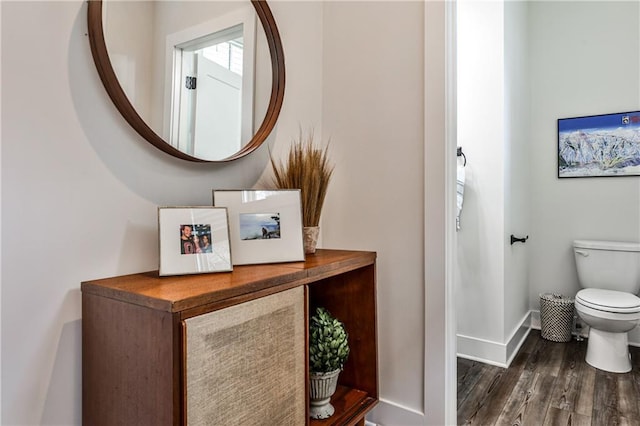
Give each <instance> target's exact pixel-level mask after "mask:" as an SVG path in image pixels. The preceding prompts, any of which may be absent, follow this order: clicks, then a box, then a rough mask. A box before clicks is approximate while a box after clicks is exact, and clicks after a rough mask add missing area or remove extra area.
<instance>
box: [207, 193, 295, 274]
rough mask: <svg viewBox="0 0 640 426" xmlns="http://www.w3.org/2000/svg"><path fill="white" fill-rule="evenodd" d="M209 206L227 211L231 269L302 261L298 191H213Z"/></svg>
mask: <svg viewBox="0 0 640 426" xmlns="http://www.w3.org/2000/svg"><path fill="white" fill-rule="evenodd" d="M213 204H214V206H216V207H226V208H227V210H228V213H229V235H230V238H231V255H232V258H233V264H234V265H251V264H260V263H281V262H302V261H304V259H305V257H304V245H303V240H302V207H301V206H302V204H301V198H300V190H299V189H284V190H253V189H252V190H213Z"/></svg>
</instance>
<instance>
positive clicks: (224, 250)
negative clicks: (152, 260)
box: [158, 207, 233, 276]
mask: <svg viewBox="0 0 640 426" xmlns="http://www.w3.org/2000/svg"><path fill="white" fill-rule="evenodd" d="M158 233H159V244H160V269H159V275H160V276H166V275H186V274H202V273H210V272H229V271H231V270H233V262H232V260H231V247H230V239H229V220H228V216H227V209H225V208H220V207H158ZM207 240H208V241H207Z"/></svg>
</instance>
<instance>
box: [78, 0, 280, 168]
mask: <svg viewBox="0 0 640 426" xmlns="http://www.w3.org/2000/svg"><path fill="white" fill-rule="evenodd" d="M88 3H89V5H88V12H87V18H88V29H89V44H90V45H91V53H92V55H93V60H94V62H95V64H96V68H97V70H98V74H100V79H101V80H102V84H103V85H104V88H105V89H106V90H107V93H108V94H109V97H110V98H111V100H112V101H113V103H114V104H115V106H116V108H117V109H118V111H120V114H122V116H123V117H124V119H125V120H127V122H128V123H129V124H130V125H131V127H133V128H134V129H135V130H136V131H137V132H138V133H139V134H140V135H141V136H142V137H143V138H145V139H146V140H147V141H149V142H150V143H151V144H152V145H153V146H155V147H156V148H158V149H160V150H162V151H164V152H166V153H167V154H169V155H172V156H174V157H177V158H181V159H183V160H188V161H193V162H203V163H222V162H228V161H231V160H236V159H238V158H241V157H244V156H245V155H247V154H249V153H251V152H253V151H254V150H256V149H257V148H258V147H259V146H260V145H261V144H262V142H264V141H265V139H266V138H267V137H268V136H269V134H270V133H271V131H272V130H273V127H274V126H275V124H276V121H277V120H278V115H280V109H281V108H282V102H283V99H284V83H285V70H284V51H283V49H282V41H281V40H280V34H279V33H278V28H277V26H276V22H275V20H274V18H273V14H272V13H271V9H269V6H268V5H267V2H266V0H251V4H252V5H253V7H254V8H255V10H256V13H257V14H258V18H259V19H260V23H261V24H262V28H263V29H264V32H265V34H266V37H267V44H268V45H269V54H270V56H271V71H272V72H271V78H272V84H271V97H270V99H269V106H268V107H267V112H266V114H265V117H264V120H263V121H262V124H261V125H260V127H259V128H258V130H257V131H256V132H255V134H254V135H253V137H252V138H251V140H250V141H249V142H248V143H247V144H245V145H244V146H243V147H242V148H241V149H240V150H239V151H238V152H236V153H235V154H233V155H231V156H229V157H227V158H224V159H221V160H204V159H201V158H197V157H193V156H191V155H189V154H186V153H184V152H182V151H180V150H178V149H176V148H175V147H173V146H172V145H171V144H169V143H168V142H167V141H165V140H164V139H162V138H161V137H160V136H158V134H156V132H155V131H153V130H152V129H151V128H150V127H149V125H148V124H147V123H146V122H145V121H144V120H143V119H142V117H140V115H139V114H138V112H137V111H136V109H135V107H134V106H133V105H132V104H131V102H130V101H129V98H128V97H127V95H126V94H125V92H124V90H123V89H122V86H121V85H120V82H119V81H118V77H117V76H116V73H115V71H114V69H113V66H112V65H111V60H110V59H109V53H108V51H107V45H106V43H105V39H104V30H103V27H102V0H89V2H88Z"/></svg>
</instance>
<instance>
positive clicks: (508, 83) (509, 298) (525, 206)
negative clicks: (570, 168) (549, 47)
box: [502, 1, 531, 342]
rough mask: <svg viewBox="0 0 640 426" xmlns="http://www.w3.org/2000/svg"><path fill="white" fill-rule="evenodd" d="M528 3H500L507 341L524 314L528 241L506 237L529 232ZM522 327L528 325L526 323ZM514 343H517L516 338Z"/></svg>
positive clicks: (518, 325) (526, 290)
mask: <svg viewBox="0 0 640 426" xmlns="http://www.w3.org/2000/svg"><path fill="white" fill-rule="evenodd" d="M527 22H528V3H527V2H511V1H508V2H506V3H505V4H504V60H505V63H504V67H505V68H504V79H505V174H504V188H505V199H504V208H505V221H504V231H503V233H504V237H503V240H502V241H503V244H504V246H505V249H504V334H503V342H508V341H509V340H510V339H512V337H513V334H514V333H515V332H516V330H518V329H519V328H520V325H521V322H522V320H523V318H524V317H525V316H526V315H527V313H528V312H529V303H528V299H529V281H528V256H529V242H527V243H525V244H521V243H515V244H514V245H511V244H510V241H509V237H510V236H511V234H514V235H515V236H517V237H525V236H527V235H529V234H530V233H531V216H530V214H529V212H530V210H531V201H530V199H531V198H530V189H529V186H530V185H529V181H530V169H529V167H530V164H529V132H530V125H529V120H530V106H529V100H530V98H531V95H530V91H529V86H530V76H529V62H528V51H529V33H528V25H527ZM526 325H527V326H528V324H526ZM516 340H517V339H516Z"/></svg>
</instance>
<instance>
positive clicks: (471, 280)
mask: <svg viewBox="0 0 640 426" xmlns="http://www.w3.org/2000/svg"><path fill="white" fill-rule="evenodd" d="M457 40H458V68H457V72H458V146H461V147H462V149H463V152H464V153H465V155H466V157H467V166H466V167H465V173H466V185H465V191H464V205H463V209H462V213H461V218H460V230H459V231H458V233H457V237H458V238H457V243H458V256H457V260H458V271H459V274H458V279H457V283H456V309H457V320H458V321H457V324H458V334H459V335H463V336H468V337H471V338H474V339H481V340H483V341H490V342H497V343H502V342H503V336H504V310H505V309H504V306H505V300H504V297H505V294H504V256H505V255H504V251H505V237H504V233H505V230H504V226H505V225H504V222H505V204H504V203H505V178H506V177H505V161H507V159H506V158H505V154H506V153H505V146H506V145H507V141H506V136H505V84H504V79H505V77H504V73H505V65H504V61H505V52H504V8H503V3H502V2H501V1H491V2H475V1H461V2H459V3H458V39H457ZM460 350H462V353H464V351H465V348H459V351H460Z"/></svg>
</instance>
